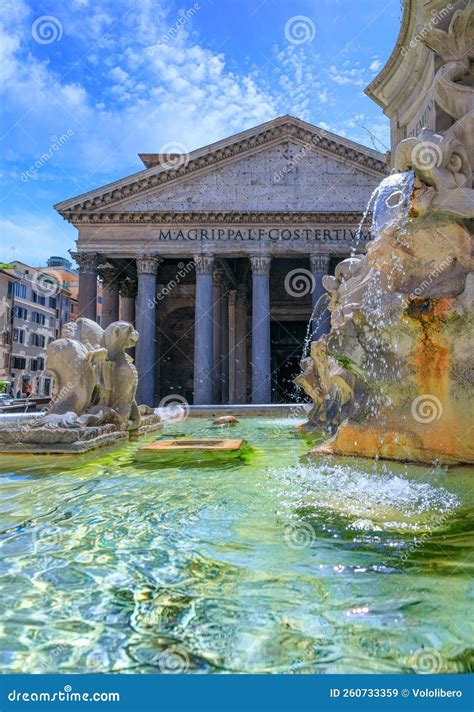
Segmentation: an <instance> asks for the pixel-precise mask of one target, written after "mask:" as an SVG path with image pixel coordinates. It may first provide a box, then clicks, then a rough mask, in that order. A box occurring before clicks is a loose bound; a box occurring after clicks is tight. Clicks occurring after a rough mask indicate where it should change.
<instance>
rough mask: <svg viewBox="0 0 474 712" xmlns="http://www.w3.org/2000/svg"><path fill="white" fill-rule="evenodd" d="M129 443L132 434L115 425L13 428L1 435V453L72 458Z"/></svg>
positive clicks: (0, 433)
mask: <svg viewBox="0 0 474 712" xmlns="http://www.w3.org/2000/svg"><path fill="white" fill-rule="evenodd" d="M127 440H128V432H126V431H119V430H117V429H116V428H115V426H114V425H112V424H109V425H99V426H96V427H91V428H74V429H73V428H50V429H46V428H36V429H28V428H27V426H23V427H22V428H20V429H17V428H15V429H10V430H4V431H1V432H0V453H1V454H5V453H20V454H22V455H28V454H31V453H36V454H41V455H49V454H55V455H70V454H72V453H84V452H89V451H90V450H96V449H97V448H101V447H106V446H107V445H116V444H117V443H124V442H126V441H127Z"/></svg>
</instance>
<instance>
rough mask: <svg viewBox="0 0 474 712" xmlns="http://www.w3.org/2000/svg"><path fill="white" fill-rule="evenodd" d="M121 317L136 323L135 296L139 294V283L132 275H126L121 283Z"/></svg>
mask: <svg viewBox="0 0 474 712" xmlns="http://www.w3.org/2000/svg"><path fill="white" fill-rule="evenodd" d="M119 291H120V319H121V320H122V321H128V322H129V323H130V324H134V323H135V297H136V296H137V283H136V281H135V280H134V279H132V278H131V277H125V279H124V280H122V282H121V283H120V290H119Z"/></svg>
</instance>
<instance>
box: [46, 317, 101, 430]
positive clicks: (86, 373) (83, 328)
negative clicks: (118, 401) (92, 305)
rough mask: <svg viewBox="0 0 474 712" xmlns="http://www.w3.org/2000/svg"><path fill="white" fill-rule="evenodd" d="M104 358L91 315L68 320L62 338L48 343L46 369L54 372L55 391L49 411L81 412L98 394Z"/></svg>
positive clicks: (53, 412) (99, 336)
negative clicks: (73, 320)
mask: <svg viewBox="0 0 474 712" xmlns="http://www.w3.org/2000/svg"><path fill="white" fill-rule="evenodd" d="M106 358H107V349H106V348H104V347H103V329H101V327H100V326H99V325H98V324H96V323H95V322H93V321H91V320H90V319H82V318H81V319H78V320H77V322H68V323H67V324H65V325H64V327H63V329H62V331H61V338H60V339H56V341H53V342H51V343H50V344H49V346H48V348H47V351H46V369H47V370H48V371H50V373H51V374H52V375H53V377H54V380H55V383H56V388H57V395H56V397H54V398H53V399H52V401H51V405H50V407H49V409H48V413H49V414H52V415H53V414H59V415H62V414H65V413H68V412H73V413H76V415H78V416H80V415H82V414H83V413H85V412H86V410H87V409H88V408H89V406H91V405H95V404H96V403H97V402H98V401H99V398H100V390H101V386H102V378H101V371H102V367H103V363H104V362H105V360H106Z"/></svg>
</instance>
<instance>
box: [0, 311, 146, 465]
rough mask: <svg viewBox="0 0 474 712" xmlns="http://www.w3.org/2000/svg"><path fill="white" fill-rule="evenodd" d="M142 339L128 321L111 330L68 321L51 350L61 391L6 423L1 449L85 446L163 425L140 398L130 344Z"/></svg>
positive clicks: (84, 321) (49, 357) (64, 449)
mask: <svg viewBox="0 0 474 712" xmlns="http://www.w3.org/2000/svg"><path fill="white" fill-rule="evenodd" d="M137 340H138V332H137V331H135V329H134V328H133V326H132V325H131V324H129V323H128V322H125V321H117V322H114V323H112V324H110V325H109V326H108V327H107V328H106V329H105V331H104V330H103V329H102V328H101V327H100V326H99V325H98V324H96V323H95V322H93V321H91V320H89V319H84V318H80V319H78V320H77V321H76V322H68V323H67V324H65V325H64V327H63V329H62V332H61V338H60V339H57V340H56V341H53V342H52V343H51V344H49V346H48V348H47V353H46V368H47V369H48V371H49V372H50V373H51V375H52V376H53V377H54V381H55V386H56V395H55V396H53V398H52V400H51V403H50V406H49V408H48V410H47V412H46V413H45V415H43V416H42V417H39V418H35V419H34V420H33V419H32V420H31V421H27V422H26V421H23V423H22V425H21V427H18V426H14V427H12V426H7V427H4V428H1V429H0V450H1V449H3V450H8V451H10V452H12V451H21V452H25V451H26V452H28V451H31V452H83V451H87V450H89V449H91V448H93V447H98V446H102V445H107V444H110V443H113V442H117V441H120V440H122V439H124V438H128V433H129V431H133V433H143V432H150V431H152V430H156V428H157V427H160V418H159V416H157V415H156V414H155V413H154V412H153V410H152V409H143V408H142V410H141V412H140V409H139V408H138V406H137V403H136V400H135V394H136V390H137V382H138V375H137V370H136V368H135V366H134V364H133V359H132V358H131V357H130V356H129V355H128V354H127V353H126V350H127V349H130V348H132V347H133V346H134V345H135V343H136V342H137Z"/></svg>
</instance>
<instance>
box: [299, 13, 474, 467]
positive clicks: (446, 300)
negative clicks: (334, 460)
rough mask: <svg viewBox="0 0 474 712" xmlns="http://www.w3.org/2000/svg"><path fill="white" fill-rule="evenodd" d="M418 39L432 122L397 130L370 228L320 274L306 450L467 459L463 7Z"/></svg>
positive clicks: (468, 193) (469, 43) (468, 90)
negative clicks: (369, 238) (322, 325)
mask: <svg viewBox="0 0 474 712" xmlns="http://www.w3.org/2000/svg"><path fill="white" fill-rule="evenodd" d="M422 41H423V42H424V43H425V44H426V45H427V46H428V47H429V48H430V49H431V50H432V51H433V52H435V53H436V55H437V58H438V60H437V71H436V73H435V74H434V78H433V81H432V86H431V88H430V92H431V93H432V96H433V97H434V99H435V101H436V103H437V105H438V106H439V107H441V109H442V110H443V111H444V112H445V115H446V116H448V117H450V121H449V123H450V124H451V125H450V126H449V128H447V129H446V130H443V131H433V130H429V129H427V128H425V129H423V130H422V131H421V132H420V133H419V134H418V136H416V137H410V138H407V139H404V140H402V141H401V142H400V143H399V144H398V146H397V148H396V151H395V155H394V170H393V172H392V174H391V175H390V176H388V177H387V178H386V179H385V180H384V181H383V182H382V183H381V184H380V185H379V187H378V188H377V190H376V191H375V193H374V195H373V196H372V201H373V202H372V205H373V208H372V216H373V229H374V233H375V235H376V237H375V239H374V240H373V242H372V243H371V244H369V246H368V248H367V252H366V254H365V255H363V256H357V257H356V256H353V257H351V258H350V259H347V260H345V261H343V262H342V263H340V264H339V265H338V266H337V268H336V271H335V275H334V276H330V277H326V278H325V281H324V286H325V288H326V290H327V291H328V293H329V305H328V306H329V310H330V314H331V329H330V333H329V334H327V335H325V336H323V337H322V338H321V339H320V340H319V341H317V342H314V343H312V344H311V351H310V356H309V357H308V358H306V359H303V361H302V364H301V365H302V373H301V375H300V376H298V378H297V379H296V383H297V384H298V385H300V386H301V387H303V388H304V390H305V391H306V392H307V393H308V394H309V395H310V396H311V398H312V400H313V402H314V407H313V410H312V412H311V415H310V422H309V425H310V426H311V427H313V428H316V429H318V428H319V429H321V428H325V429H328V430H329V431H332V432H333V433H334V430H335V429H336V428H337V430H336V432H335V434H333V437H332V438H331V439H329V440H328V441H326V442H325V443H324V444H323V445H321V446H319V447H318V448H316V450H315V451H314V452H316V453H320V454H321V453H338V454H347V455H358V456H362V457H371V458H373V457H381V458H387V459H393V460H401V461H414V462H421V463H431V462H433V461H438V462H440V463H446V464H452V463H472V462H474V449H473V444H472V441H473V432H474V430H473V426H472V412H473V411H472V390H473V389H472V386H473V383H474V363H473V353H472V346H473V335H474V312H473V302H474V273H473V264H472V227H473V218H474V190H473V183H472V170H473V162H474V88H473V84H474V82H473V79H474V75H473V65H472V61H473V59H474V54H473V48H474V6H473V4H472V3H468V4H467V5H466V6H465V7H464V8H463V9H460V10H457V11H455V12H454V14H453V15H452V17H451V18H450V22H449V26H448V28H447V29H446V30H442V29H438V28H436V27H431V28H428V30H427V31H425V32H423V33H422Z"/></svg>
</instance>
